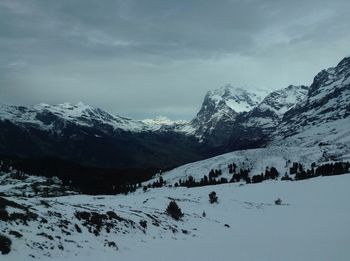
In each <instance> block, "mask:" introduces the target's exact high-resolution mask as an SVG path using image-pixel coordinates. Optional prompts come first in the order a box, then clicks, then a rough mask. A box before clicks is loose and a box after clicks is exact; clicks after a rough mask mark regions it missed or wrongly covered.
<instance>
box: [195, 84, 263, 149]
mask: <svg viewBox="0 0 350 261" xmlns="http://www.w3.org/2000/svg"><path fill="white" fill-rule="evenodd" d="M263 94H265V93H264V92H260V94H258V93H254V92H251V91H248V90H245V89H242V88H237V87H233V86H231V85H229V84H228V85H226V86H223V87H221V88H219V89H217V90H214V91H209V92H208V93H207V94H206V96H205V98H204V101H203V104H202V107H201V109H200V111H199V112H198V114H197V115H196V117H195V118H194V119H193V120H192V121H191V125H192V127H193V128H194V129H195V133H194V134H195V136H196V137H198V138H199V139H200V140H201V141H206V142H209V143H216V146H218V145H220V143H222V142H223V141H224V140H225V139H226V138H227V137H228V136H229V135H230V132H231V130H232V127H233V123H234V120H235V118H236V117H237V115H238V114H239V113H242V112H246V111H250V110H251V109H253V108H254V107H256V106H257V105H258V104H259V103H260V102H261V101H262V99H263ZM266 94H267V93H266Z"/></svg>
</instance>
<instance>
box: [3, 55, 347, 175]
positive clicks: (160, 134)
mask: <svg viewBox="0 0 350 261" xmlns="http://www.w3.org/2000/svg"><path fill="white" fill-rule="evenodd" d="M349 75H350V58H349V57H347V58H344V59H343V60H342V61H341V62H340V63H339V64H338V65H337V66H335V67H333V68H329V69H327V70H322V71H321V72H320V73H318V74H317V75H316V76H315V78H314V81H313V83H312V84H311V86H310V87H307V86H294V85H290V86H288V87H286V88H284V89H281V90H277V91H273V92H271V93H267V92H263V91H259V92H252V91H248V90H245V89H242V88H237V87H233V86H231V85H225V86H223V87H221V88H219V89H217V90H214V91H209V92H208V93H207V94H206V96H205V98H204V101H203V103H202V106H201V108H200V110H199V112H198V113H197V115H196V116H195V117H194V118H193V119H192V120H191V121H175V122H172V121H170V120H168V119H166V118H158V119H147V120H143V121H140V120H132V119H129V118H126V117H121V116H118V115H112V114H110V113H108V112H106V111H104V110H102V109H99V108H93V107H91V106H88V105H85V104H83V103H78V104H76V105H73V104H69V103H64V104H59V105H48V104H38V105H34V106H11V105H1V106H0V129H1V132H0V155H14V156H19V157H24V158H45V157H52V158H59V159H64V160H70V161H73V162H77V163H80V164H83V165H87V166H98V167H110V168H114V167H156V168H160V169H161V168H172V167H175V166H179V165H181V164H184V163H188V162H192V161H196V160H200V159H204V158H207V157H210V156H215V155H219V154H222V153H225V152H229V151H233V150H239V149H248V148H259V147H264V146H266V145H267V144H269V143H271V142H274V141H276V140H284V139H286V138H287V137H289V136H291V135H295V134H297V133H298V132H301V131H302V130H306V129H308V128H310V127H312V126H319V125H320V124H323V123H327V122H332V121H336V120H344V119H348V116H349V115H350V107H349V99H350V92H349V84H350V80H349Z"/></svg>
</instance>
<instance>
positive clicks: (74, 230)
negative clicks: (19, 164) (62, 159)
mask: <svg viewBox="0 0 350 261" xmlns="http://www.w3.org/2000/svg"><path fill="white" fill-rule="evenodd" d="M0 179H1V181H3V180H4V178H3V176H0ZM349 182H350V175H342V176H336V177H318V178H314V179H311V180H306V181H298V182H282V181H270V182H265V183H261V184H250V185H242V184H237V183H235V184H232V183H231V184H225V185H218V186H206V187H199V188H190V189H187V188H183V187H181V188H174V187H172V188H168V187H163V188H158V189H151V190H148V191H147V192H143V191H142V190H141V189H140V190H137V191H136V192H135V193H132V194H128V195H117V196H86V195H74V196H66V197H53V198H42V197H31V198H27V197H12V198H7V200H9V201H6V200H3V198H0V199H1V203H2V206H5V207H3V209H5V210H6V211H7V212H8V213H10V214H13V217H15V216H21V214H20V213H22V215H23V216H27V217H30V218H28V219H27V221H26V223H24V222H22V221H21V220H20V219H19V220H17V221H11V222H10V221H7V222H6V221H3V220H0V234H3V235H6V236H7V237H8V238H10V239H11V241H12V246H11V248H12V250H11V252H10V253H9V254H8V255H3V256H1V260H4V261H17V260H30V259H35V260H61V261H62V260H76V261H77V260H88V261H90V260H91V261H92V260H103V261H111V260H130V261H132V260H135V261H136V260H142V259H144V260H174V261H175V260H193V261H196V260H201V261H202V260H232V258H233V257H234V258H235V259H238V260H241V261H245V260H266V261H267V260H269V261H270V260H287V261H288V260H291V261H292V260H293V261H294V260H300V261H303V260H307V261H310V260H338V261H345V260H348V259H349V258H350V251H349V248H348V243H349V241H350V226H349V222H348V217H349V215H350V205H349V204H348V198H349V197H350V190H349V189H348V184H349ZM0 188H1V186H0ZM335 188H336V189H335ZM211 191H216V193H217V196H218V204H210V203H209V201H208V194H209V193H210V192H211ZM277 198H280V199H282V204H281V205H275V204H274V201H275V200H276V199H277ZM172 199H174V200H176V202H177V204H178V205H179V206H180V208H181V210H182V212H183V213H184V217H183V218H182V219H181V220H179V221H176V220H174V219H172V218H171V217H169V216H167V215H166V214H165V209H166V206H167V204H168V203H169V202H170V200H172ZM14 213H17V214H14ZM203 213H205V215H204V214H203ZM99 224H100V225H99ZM16 236H17V237H18V238H17V237H16Z"/></svg>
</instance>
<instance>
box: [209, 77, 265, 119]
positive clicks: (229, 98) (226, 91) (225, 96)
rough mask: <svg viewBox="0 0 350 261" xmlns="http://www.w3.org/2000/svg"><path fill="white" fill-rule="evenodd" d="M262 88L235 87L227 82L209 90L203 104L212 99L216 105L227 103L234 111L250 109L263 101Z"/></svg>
mask: <svg viewBox="0 0 350 261" xmlns="http://www.w3.org/2000/svg"><path fill="white" fill-rule="evenodd" d="M266 94H267V93H264V94H263V95H262V94H261V90H259V91H257V92H252V91H249V90H246V89H244V88H241V87H234V86H232V85H231V84H226V85H224V86H222V87H220V88H218V89H216V90H212V91H208V92H207V95H206V96H205V99H204V102H203V105H205V103H206V102H208V100H210V101H212V102H213V103H214V104H215V106H220V105H221V106H222V105H223V104H225V105H226V106H228V107H229V108H230V109H232V110H233V111H234V112H236V113H239V112H244V111H250V110H251V109H253V108H254V107H255V106H257V105H258V104H259V103H260V102H261V101H262V98H263V97H262V96H265V95H266Z"/></svg>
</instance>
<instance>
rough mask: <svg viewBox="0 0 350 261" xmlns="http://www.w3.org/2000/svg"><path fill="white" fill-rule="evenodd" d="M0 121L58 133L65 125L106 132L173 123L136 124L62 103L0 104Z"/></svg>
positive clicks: (148, 129)
mask: <svg viewBox="0 0 350 261" xmlns="http://www.w3.org/2000/svg"><path fill="white" fill-rule="evenodd" d="M0 119H2V120H8V121H11V122H13V123H15V124H20V125H22V126H25V125H28V126H31V127H37V128H40V129H42V130H48V131H54V132H60V131H61V128H64V127H65V126H66V124H67V123H70V124H75V125H81V126H86V127H91V128H97V129H101V130H102V129H105V130H109V131H116V130H122V131H130V132H142V131H154V130H158V129H159V128H160V127H161V126H162V125H172V124H173V123H174V122H171V121H170V120H167V119H164V118H157V119H155V120H144V121H137V120H132V119H129V118H126V117H121V116H118V115H112V114H110V113H108V112H106V111H104V110H102V109H100V108H94V107H92V106H88V105H85V104H84V103H82V102H79V103H77V104H70V103H63V104H57V105H48V104H43V103H41V104H37V105H34V106H29V107H24V106H8V105H1V107H0Z"/></svg>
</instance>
